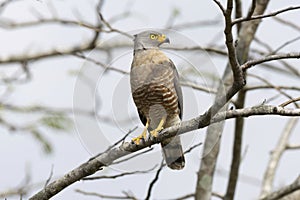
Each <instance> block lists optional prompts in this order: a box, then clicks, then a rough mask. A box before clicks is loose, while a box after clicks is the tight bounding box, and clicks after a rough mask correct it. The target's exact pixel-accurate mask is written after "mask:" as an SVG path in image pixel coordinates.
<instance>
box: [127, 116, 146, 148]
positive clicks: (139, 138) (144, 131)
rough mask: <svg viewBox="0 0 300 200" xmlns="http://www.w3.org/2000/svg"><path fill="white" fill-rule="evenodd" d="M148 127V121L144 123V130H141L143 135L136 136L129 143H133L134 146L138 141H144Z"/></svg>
mask: <svg viewBox="0 0 300 200" xmlns="http://www.w3.org/2000/svg"><path fill="white" fill-rule="evenodd" d="M148 126H149V120H147V123H146V126H145V128H144V130H143V133H142V134H141V135H139V136H137V137H136V138H133V139H132V140H131V141H132V142H133V143H135V144H136V145H139V144H140V141H141V140H142V139H143V140H146V137H147V129H148Z"/></svg>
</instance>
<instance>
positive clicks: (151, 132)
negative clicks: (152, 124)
mask: <svg viewBox="0 0 300 200" xmlns="http://www.w3.org/2000/svg"><path fill="white" fill-rule="evenodd" d="M163 129H164V127H162V126H159V127H157V128H156V129H154V130H152V131H150V136H151V137H154V138H156V137H157V136H158V133H159V132H160V131H161V130H163Z"/></svg>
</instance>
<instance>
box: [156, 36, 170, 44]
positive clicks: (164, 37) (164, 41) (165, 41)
mask: <svg viewBox="0 0 300 200" xmlns="http://www.w3.org/2000/svg"><path fill="white" fill-rule="evenodd" d="M157 40H158V41H159V45H161V44H163V43H170V39H169V38H167V36H166V35H160V36H159V37H158V38H157Z"/></svg>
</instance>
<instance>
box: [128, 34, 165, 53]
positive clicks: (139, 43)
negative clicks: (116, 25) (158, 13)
mask: <svg viewBox="0 0 300 200" xmlns="http://www.w3.org/2000/svg"><path fill="white" fill-rule="evenodd" d="M133 41H134V50H143V49H152V48H158V47H159V46H160V45H161V44H163V43H170V40H169V38H167V36H166V35H164V34H162V33H159V32H157V31H143V32H141V33H138V34H136V35H134V40H133Z"/></svg>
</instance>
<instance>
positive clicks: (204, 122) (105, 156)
mask: <svg viewBox="0 0 300 200" xmlns="http://www.w3.org/2000/svg"><path fill="white" fill-rule="evenodd" d="M252 115H283V116H300V109H294V110H291V109H284V108H282V107H276V106H266V105H263V106H258V107H252V108H245V109H237V110H229V111H226V112H223V113H218V114H216V116H215V117H214V118H213V119H211V120H208V119H210V115H207V113H206V114H204V115H201V116H199V117H197V118H194V119H191V120H189V121H183V122H182V123H181V124H178V125H175V126H172V127H170V128H166V129H164V130H162V131H161V133H160V134H159V135H158V137H157V138H152V139H149V140H147V141H145V142H144V143H143V144H140V145H138V146H137V145H135V144H132V143H131V142H125V143H123V144H121V145H120V146H118V147H115V148H113V149H111V150H109V151H108V152H105V153H102V154H100V155H99V156H98V157H96V158H95V159H92V160H89V161H88V162H86V163H83V164H82V165H80V166H79V167H77V168H75V169H74V170H72V171H70V172H69V173H67V174H65V175H64V176H63V177H62V178H60V179H58V180H56V181H54V182H52V183H50V184H49V185H48V186H47V187H46V188H44V189H42V190H41V191H40V192H38V193H37V194H35V195H34V196H32V197H31V198H30V199H31V200H36V199H38V200H42V199H49V198H50V197H52V196H54V195H55V194H57V193H59V192H60V191H61V190H63V189H64V188H65V187H68V186H69V185H71V184H73V183H74V182H76V181H78V180H81V179H82V178H84V177H86V176H89V175H92V174H94V173H95V172H97V171H98V170H99V169H101V168H102V167H103V166H108V165H110V164H112V163H113V162H114V160H116V159H118V158H121V157H123V156H126V155H128V154H131V153H133V152H136V151H138V150H141V149H144V148H146V147H149V146H152V145H154V144H157V143H160V142H161V141H162V140H164V139H166V138H169V137H173V136H175V135H178V134H183V133H186V132H188V131H192V130H196V129H199V128H203V127H206V126H208V125H209V124H210V123H215V122H218V121H222V120H224V116H225V117H226V119H229V118H236V117H249V116H252Z"/></svg>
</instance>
